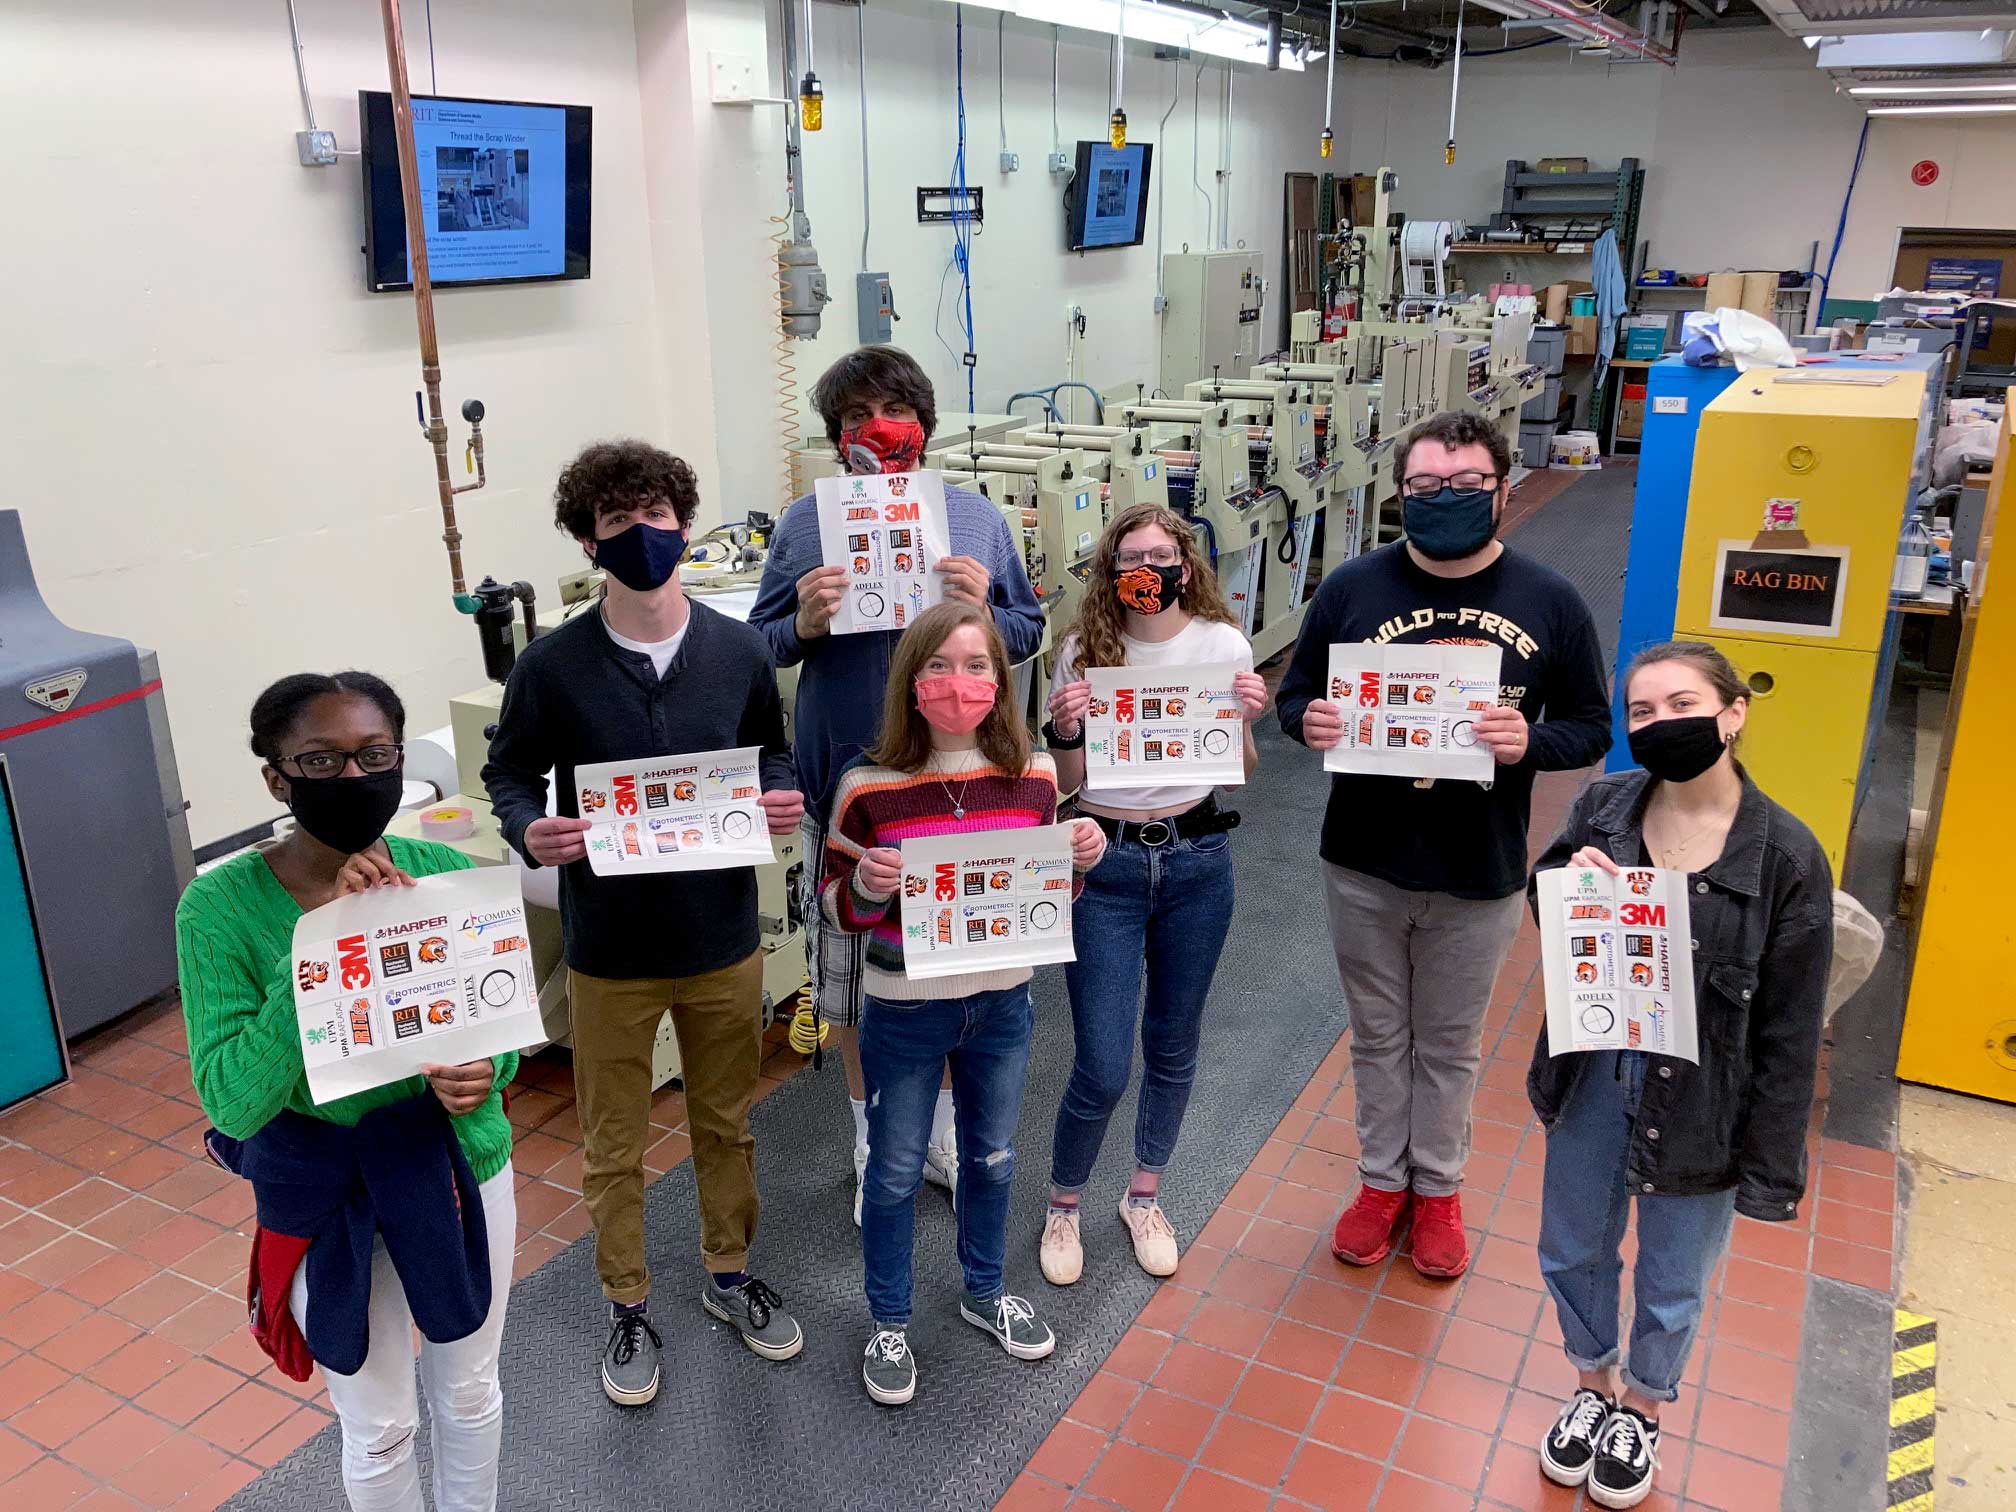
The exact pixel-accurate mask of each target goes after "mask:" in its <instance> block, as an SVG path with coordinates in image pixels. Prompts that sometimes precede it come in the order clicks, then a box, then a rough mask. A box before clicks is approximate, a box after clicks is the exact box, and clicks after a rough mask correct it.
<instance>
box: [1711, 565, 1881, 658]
mask: <svg viewBox="0 0 2016 1512" xmlns="http://www.w3.org/2000/svg"><path fill="white" fill-rule="evenodd" d="M1847 578H1848V548H1847V547H1845V546H1812V547H1805V548H1802V549H1798V550H1788V549H1784V548H1778V549H1769V550H1760V549H1758V548H1757V547H1755V546H1754V545H1751V544H1747V543H1745V542H1742V541H1724V542H1722V543H1721V551H1720V554H1719V557H1718V560H1717V563H1716V573H1715V603H1714V606H1713V608H1712V609H1711V610H1710V613H1709V617H1708V623H1709V624H1710V625H1712V626H1713V627H1714V628H1715V629H1717V630H1764V631H1775V632H1777V633H1778V634H1780V635H1812V636H1822V637H1833V636H1838V635H1840V633H1841V608H1842V603H1843V589H1844V587H1845V586H1846V583H1847Z"/></svg>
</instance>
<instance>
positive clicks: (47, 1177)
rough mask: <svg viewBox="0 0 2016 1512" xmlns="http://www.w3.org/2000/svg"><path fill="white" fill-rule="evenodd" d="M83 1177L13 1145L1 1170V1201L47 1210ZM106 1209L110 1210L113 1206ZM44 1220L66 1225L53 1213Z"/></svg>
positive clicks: (42, 1156)
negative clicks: (48, 1219) (46, 1208)
mask: <svg viewBox="0 0 2016 1512" xmlns="http://www.w3.org/2000/svg"><path fill="white" fill-rule="evenodd" d="M83 1175H84V1173H83V1172H82V1171H79V1170H78V1169H77V1168H76V1167H75V1166H69V1165H65V1164H63V1162H62V1161H60V1160H53V1159H51V1158H50V1157H49V1156H47V1155H44V1154H42V1153H40V1152H39V1151H36V1150H30V1149H27V1148H25V1147H24V1146H21V1145H13V1146H10V1147H9V1148H8V1151H7V1162H6V1166H5V1168H4V1170H0V1197H5V1198H6V1199H7V1200H8V1201H9V1202H16V1203H19V1204H20V1205H21V1206H22V1207H28V1208H39V1207H44V1206H46V1205H47V1204H49V1203H51V1202H54V1201H57V1200H59V1199H60V1198H61V1197H62V1196H63V1195H64V1194H65V1193H67V1192H69V1191H70V1190H71V1189H72V1188H74V1187H76V1186H77V1185H78V1184H79V1183H80V1182H81V1181H82V1180H83ZM105 1185H106V1186H107V1187H109V1188H110V1189H111V1190H112V1191H113V1192H117V1191H118V1190H119V1189H118V1188H117V1187H115V1186H112V1183H111V1182H109V1181H108V1182H106V1183H105ZM106 1205H107V1206H110V1203H107V1204H106ZM45 1216H48V1217H50V1218H53V1219H55V1221H57V1222H58V1223H62V1222H65V1221H67V1220H65V1219H64V1218H62V1217H61V1216H60V1215H58V1214H54V1213H51V1214H47V1215H45Z"/></svg>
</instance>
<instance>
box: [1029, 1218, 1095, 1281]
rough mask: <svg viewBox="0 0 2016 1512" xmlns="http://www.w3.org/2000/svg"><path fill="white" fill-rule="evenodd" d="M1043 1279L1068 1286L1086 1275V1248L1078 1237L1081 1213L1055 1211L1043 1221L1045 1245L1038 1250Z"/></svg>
mask: <svg viewBox="0 0 2016 1512" xmlns="http://www.w3.org/2000/svg"><path fill="white" fill-rule="evenodd" d="M1037 1258H1038V1259H1040V1260H1041V1261H1042V1262H1043V1279H1044V1280H1045V1281H1048V1282H1049V1283H1050V1284H1051V1285H1052V1286H1069V1285H1070V1284H1071V1283H1072V1282H1073V1281H1076V1280H1077V1279H1078V1278H1079V1277H1080V1276H1082V1275H1084V1274H1085V1246H1084V1244H1083V1243H1082V1242H1080V1240H1079V1237H1078V1209H1076V1208H1069V1209H1065V1208H1054V1207H1053V1208H1052V1209H1050V1211H1049V1213H1048V1215H1047V1216H1045V1218H1044V1219H1043V1243H1042V1245H1041V1246H1040V1247H1039V1248H1038V1250H1037Z"/></svg>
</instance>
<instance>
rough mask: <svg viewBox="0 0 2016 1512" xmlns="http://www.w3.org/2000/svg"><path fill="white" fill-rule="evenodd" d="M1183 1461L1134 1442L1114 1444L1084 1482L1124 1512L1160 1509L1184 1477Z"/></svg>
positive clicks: (1144, 1511)
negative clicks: (1144, 1447)
mask: <svg viewBox="0 0 2016 1512" xmlns="http://www.w3.org/2000/svg"><path fill="white" fill-rule="evenodd" d="M1183 1470H1184V1466H1183V1463H1182V1461H1180V1460H1173V1459H1170V1458H1169V1457H1168V1456H1167V1455H1166V1454H1156V1453H1154V1452H1153V1451H1152V1450H1148V1449H1143V1448H1141V1447H1139V1446H1138V1445H1135V1444H1114V1445H1113V1446H1112V1447H1111V1448H1109V1449H1108V1450H1107V1451H1106V1453H1105V1454H1104V1455H1103V1456H1102V1457H1101V1458H1100V1461H1099V1463H1098V1465H1097V1466H1096V1467H1094V1469H1093V1471H1092V1474H1091V1475H1090V1476H1089V1477H1088V1478H1087V1479H1086V1481H1085V1489H1086V1491H1088V1492H1090V1493H1091V1494H1092V1495H1093V1496H1096V1497H1098V1498H1099V1499H1100V1500H1102V1501H1107V1502H1111V1503H1112V1504H1113V1505H1114V1506H1116V1507H1120V1508H1123V1509H1124V1512H1161V1509H1162V1508H1164V1507H1166V1506H1167V1505H1168V1504H1169V1498H1170V1497H1171V1496H1173V1495H1175V1493H1176V1486H1177V1483H1178V1482H1179V1481H1181V1480H1182V1478H1183Z"/></svg>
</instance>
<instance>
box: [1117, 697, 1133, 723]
mask: <svg viewBox="0 0 2016 1512" xmlns="http://www.w3.org/2000/svg"><path fill="white" fill-rule="evenodd" d="M1113 717H1114V718H1115V719H1117V720H1119V721H1120V723H1122V724H1132V723H1134V690H1133V689H1132V688H1120V689H1117V690H1116V691H1115V692H1114V694H1113Z"/></svg>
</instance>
